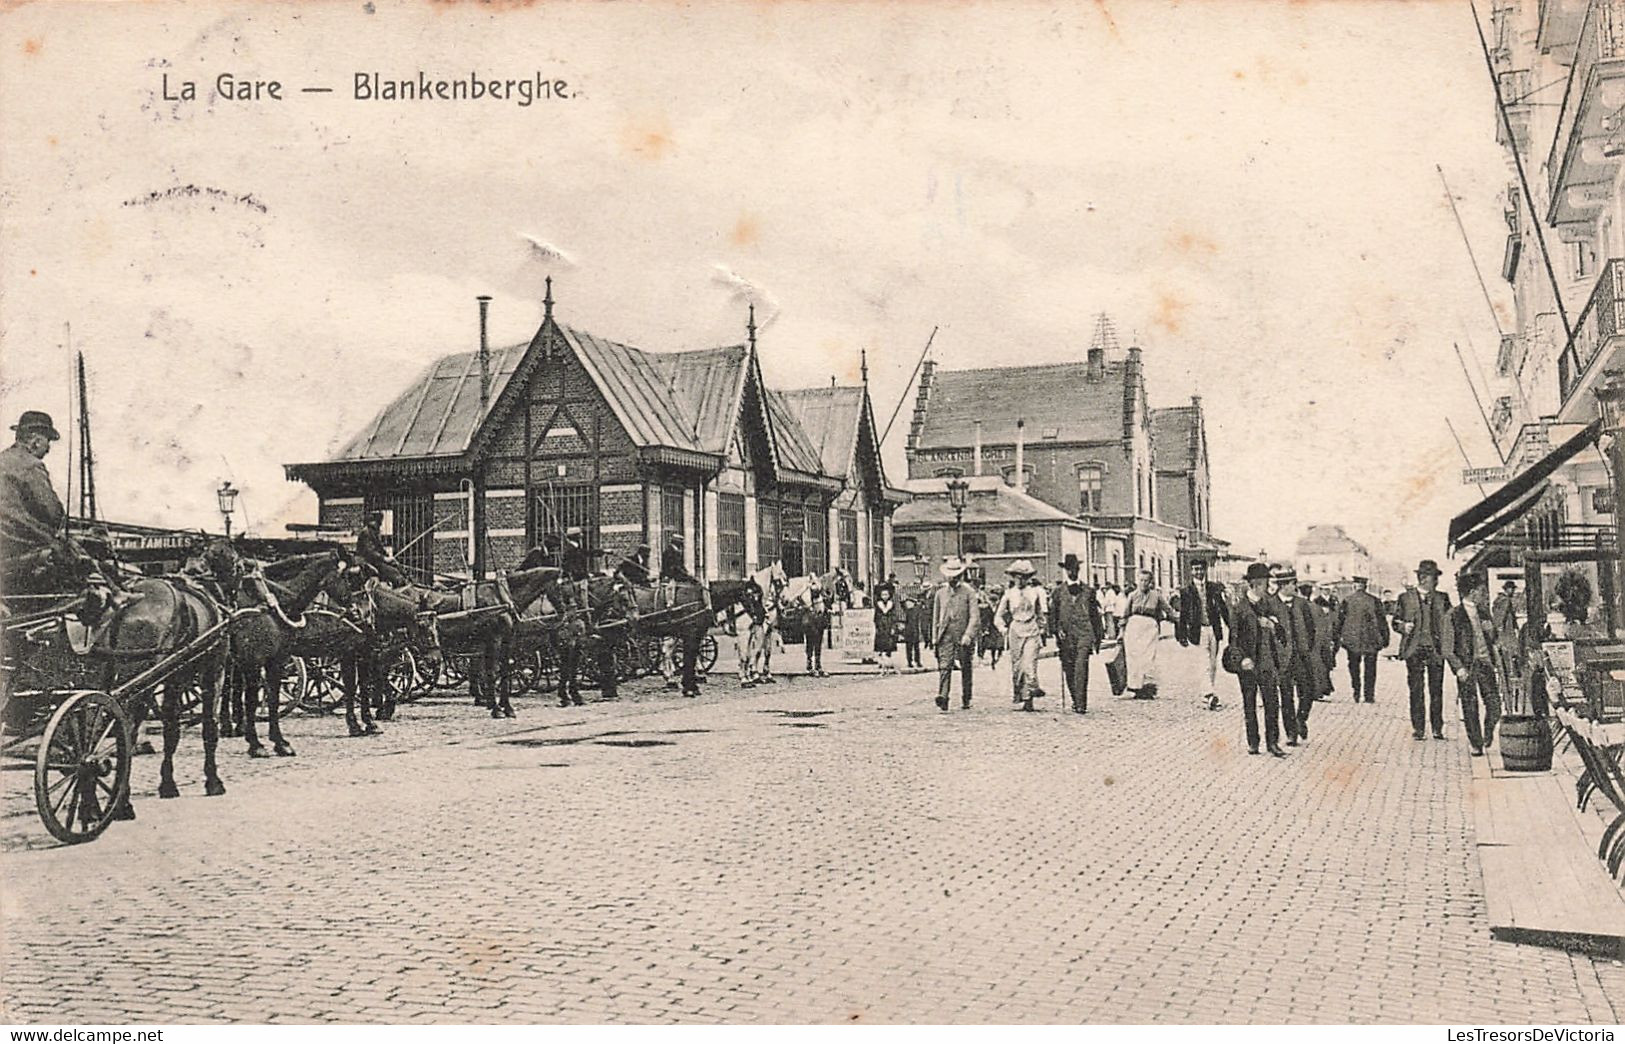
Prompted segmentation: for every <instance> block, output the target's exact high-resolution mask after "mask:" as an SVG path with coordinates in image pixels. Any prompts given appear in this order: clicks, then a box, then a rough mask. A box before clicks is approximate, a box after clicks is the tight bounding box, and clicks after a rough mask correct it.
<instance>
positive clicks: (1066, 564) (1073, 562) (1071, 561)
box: [1060, 551, 1082, 571]
mask: <svg viewBox="0 0 1625 1044" xmlns="http://www.w3.org/2000/svg"><path fill="white" fill-rule="evenodd" d="M1081 564H1082V563H1080V562H1079V561H1078V556H1077V555H1075V554H1073V553H1072V552H1071V551H1068V552H1067V553H1066V557H1064V558H1062V559H1061V561H1060V566H1061V568H1062V569H1065V570H1068V571H1071V570H1073V569H1076V568H1078V567H1079V566H1080V565H1081Z"/></svg>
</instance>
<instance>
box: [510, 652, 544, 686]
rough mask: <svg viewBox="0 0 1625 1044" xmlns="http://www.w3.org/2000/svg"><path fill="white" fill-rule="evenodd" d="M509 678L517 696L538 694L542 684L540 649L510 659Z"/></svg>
mask: <svg viewBox="0 0 1625 1044" xmlns="http://www.w3.org/2000/svg"><path fill="white" fill-rule="evenodd" d="M508 677H509V679H510V680H511V681H510V683H511V685H512V686H513V688H512V692H513V695H515V696H523V695H524V694H525V693H527V692H536V691H537V686H539V685H540V684H541V683H542V653H541V650H540V649H531V650H525V651H522V652H520V653H518V654H517V655H515V656H511V657H509V658H508Z"/></svg>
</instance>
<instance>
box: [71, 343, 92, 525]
mask: <svg viewBox="0 0 1625 1044" xmlns="http://www.w3.org/2000/svg"><path fill="white" fill-rule="evenodd" d="M75 369H76V370H77V372H78V378H79V517H80V518H86V519H90V520H92V521H94V520H95V518H96V458H95V456H94V455H92V453H91V451H90V398H89V396H88V395H87V393H86V390H85V387H86V386H85V353H84V352H79V353H77V354H76V356H75Z"/></svg>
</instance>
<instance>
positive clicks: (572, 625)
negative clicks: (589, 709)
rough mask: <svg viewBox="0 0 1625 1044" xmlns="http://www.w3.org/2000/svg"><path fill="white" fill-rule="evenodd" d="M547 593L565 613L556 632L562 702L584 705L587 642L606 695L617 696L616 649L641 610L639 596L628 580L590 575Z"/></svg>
mask: <svg viewBox="0 0 1625 1044" xmlns="http://www.w3.org/2000/svg"><path fill="white" fill-rule="evenodd" d="M547 597H548V601H550V602H552V603H553V605H554V606H555V607H556V608H557V609H559V610H560V612H561V613H562V614H563V619H562V621H561V623H560V626H559V628H558V629H557V631H556V632H555V635H554V638H555V641H556V642H557V643H558V651H559V706H561V707H564V706H568V705H569V704H570V703H571V702H574V703H575V704H576V705H577V706H580V705H581V690H580V685H579V683H578V679H579V674H580V670H581V654H582V652H583V651H584V650H585V648H586V646H587V645H588V643H592V644H593V645H595V646H596V651H597V671H598V683H599V686H600V693H601V695H602V698H603V699H606V700H613V699H616V698H618V697H619V692H618V684H619V682H620V678H619V677H618V674H617V670H616V666H615V651H616V649H618V648H619V647H621V646H622V645H623V644H625V643H626V641H627V640H628V638H629V637H630V636H631V632H632V626H633V624H634V622H635V621H636V619H637V615H638V609H637V599H636V597H635V596H634V595H633V593H632V591H631V590H630V589H629V587H628V585H627V584H626V583H625V581H623V580H622V579H621V578H619V577H611V576H603V575H596V576H589V577H586V578H584V579H581V580H573V581H568V582H564V583H559V584H557V585H555V586H554V588H553V589H551V590H549V591H548V595H547Z"/></svg>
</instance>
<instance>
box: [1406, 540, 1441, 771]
mask: <svg viewBox="0 0 1625 1044" xmlns="http://www.w3.org/2000/svg"><path fill="white" fill-rule="evenodd" d="M1439 576H1440V573H1439V564H1438V563H1437V562H1435V561H1434V560H1433V559H1431V558H1424V559H1422V561H1421V562H1420V563H1419V564H1418V565H1417V567H1416V587H1415V589H1411V588H1407V589H1406V590H1405V593H1404V594H1402V595H1400V596H1399V605H1398V606H1397V607H1396V608H1395V609H1394V629H1395V630H1397V631H1398V632H1399V633H1400V636H1401V637H1400V640H1399V658H1400V659H1401V660H1404V661H1405V681H1406V683H1407V684H1408V685H1409V687H1410V691H1411V733H1412V735H1413V736H1414V737H1415V738H1416V739H1426V738H1427V735H1426V733H1425V732H1424V731H1423V730H1424V729H1425V728H1426V726H1427V725H1429V724H1431V725H1432V726H1433V738H1434V739H1444V667H1445V658H1444V656H1445V650H1446V649H1449V648H1450V643H1451V638H1452V636H1451V633H1450V629H1451V625H1450V596H1449V595H1447V594H1445V593H1444V592H1443V591H1441V590H1439ZM1424 682H1425V683H1426V686H1427V702H1426V704H1424V702H1423V695H1422V687H1423V684H1424Z"/></svg>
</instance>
